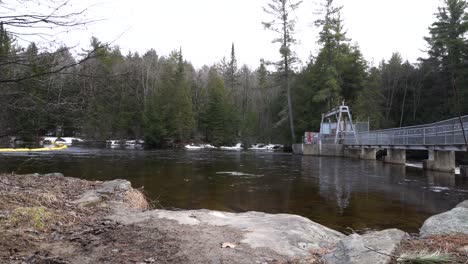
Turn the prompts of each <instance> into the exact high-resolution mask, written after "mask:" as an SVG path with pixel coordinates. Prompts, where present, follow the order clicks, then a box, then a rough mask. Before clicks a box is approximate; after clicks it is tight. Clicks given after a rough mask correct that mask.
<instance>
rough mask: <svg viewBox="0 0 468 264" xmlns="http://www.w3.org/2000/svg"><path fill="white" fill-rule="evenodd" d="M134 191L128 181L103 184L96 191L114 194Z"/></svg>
mask: <svg viewBox="0 0 468 264" xmlns="http://www.w3.org/2000/svg"><path fill="white" fill-rule="evenodd" d="M131 189H132V184H131V183H130V182H129V181H127V180H113V181H106V182H104V183H103V184H102V187H101V188H100V189H97V190H96V191H97V192H98V193H114V192H116V191H128V190H131Z"/></svg>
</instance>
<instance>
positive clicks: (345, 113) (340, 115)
mask: <svg viewBox="0 0 468 264" xmlns="http://www.w3.org/2000/svg"><path fill="white" fill-rule="evenodd" d="M333 117H334V118H336V120H337V123H336V130H335V135H334V137H335V141H334V143H335V144H338V140H339V136H340V133H342V134H344V133H345V132H352V133H353V135H354V139H355V140H356V142H357V141H358V140H357V136H356V129H355V127H354V124H353V117H352V116H351V112H350V111H349V107H348V106H346V105H344V101H343V103H342V105H341V106H339V107H338V108H335V109H333V110H331V111H330V112H328V113H326V114H322V123H321V124H320V134H322V133H323V131H322V127H323V123H324V120H325V119H328V120H329V121H328V123H330V118H333ZM346 119H348V121H349V123H350V129H351V130H350V131H346ZM330 128H331V127H330Z"/></svg>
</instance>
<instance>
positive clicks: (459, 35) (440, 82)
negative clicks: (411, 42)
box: [423, 0, 468, 117]
mask: <svg viewBox="0 0 468 264" xmlns="http://www.w3.org/2000/svg"><path fill="white" fill-rule="evenodd" d="M467 7H468V4H467V2H466V1H464V0H444V6H443V7H440V8H439V10H438V12H437V14H436V17H437V21H436V22H434V23H433V24H432V25H431V27H429V33H430V36H429V37H426V38H425V40H426V41H427V43H428V45H429V50H428V55H429V58H428V59H427V60H423V61H424V62H426V63H429V64H430V65H432V68H433V70H434V74H437V79H436V82H435V83H434V86H435V87H433V88H432V89H440V92H441V93H440V96H441V97H442V98H444V99H445V102H444V103H443V105H444V106H445V109H444V110H445V111H444V112H445V113H446V116H447V117H448V116H453V115H454V114H458V113H459V112H460V111H461V110H462V109H457V108H459V107H458V106H460V107H461V104H460V102H464V101H463V98H462V97H463V96H466V95H468V88H466V87H467V84H468V82H467V81H468V77H467V76H468V75H467V74H468V71H467V67H466V60H467V55H468V46H467V42H466V34H467V32H468V15H467V13H466V12H465V11H466V8H467ZM454 106H455V107H454ZM463 107H464V109H463V110H465V111H468V106H466V104H463Z"/></svg>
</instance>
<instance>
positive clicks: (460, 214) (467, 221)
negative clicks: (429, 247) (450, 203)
mask: <svg viewBox="0 0 468 264" xmlns="http://www.w3.org/2000/svg"><path fill="white" fill-rule="evenodd" d="M454 233H462V234H468V200H467V201H464V202H462V203H460V204H458V205H457V207H455V208H453V209H452V210H450V211H448V212H445V213H441V214H438V215H434V216H431V217H429V218H428V219H427V220H426V221H424V224H423V226H422V227H421V230H420V232H419V234H420V235H421V236H422V237H427V236H432V235H444V234H454Z"/></svg>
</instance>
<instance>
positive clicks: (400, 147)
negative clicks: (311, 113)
mask: <svg viewBox="0 0 468 264" xmlns="http://www.w3.org/2000/svg"><path fill="white" fill-rule="evenodd" d="M465 128H468V115H466V116H461V117H457V118H452V119H448V120H444V121H440V122H436V123H430V124H424V125H417V126H409V127H400V128H391V129H383V130H374V131H370V130H369V123H368V122H367V123H356V124H354V123H353V120H352V116H351V112H350V110H349V107H348V106H345V105H344V104H343V105H341V106H339V107H338V108H336V109H333V110H332V111H330V112H328V113H326V114H323V115H322V122H321V125H320V133H312V132H305V135H304V137H303V142H302V143H301V144H294V145H293V152H294V153H295V154H301V155H315V156H334V157H349V158H359V159H365V160H375V159H376V158H377V151H379V150H386V153H387V155H386V156H385V157H384V159H383V161H384V162H386V163H393V164H403V165H404V164H406V151H407V150H423V151H428V157H429V158H428V159H427V160H424V161H423V169H424V170H433V171H441V172H448V173H454V172H455V152H457V151H467V136H468V134H467V131H466V130H465Z"/></svg>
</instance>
